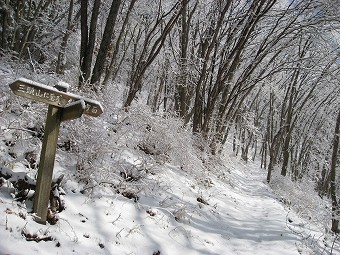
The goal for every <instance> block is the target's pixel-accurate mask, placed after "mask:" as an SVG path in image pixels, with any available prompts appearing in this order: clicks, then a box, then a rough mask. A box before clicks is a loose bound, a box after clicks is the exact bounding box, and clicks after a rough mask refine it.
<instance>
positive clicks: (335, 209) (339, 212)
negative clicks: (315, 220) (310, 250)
mask: <svg viewBox="0 0 340 255" xmlns="http://www.w3.org/2000/svg"><path fill="white" fill-rule="evenodd" d="M339 129H340V110H339V112H338V117H337V119H336V125H335V131H334V140H333V153H332V162H331V183H330V184H331V187H330V188H331V198H332V216H333V218H332V231H333V232H335V233H338V232H339V217H340V208H339V204H338V201H337V195H336V191H337V185H336V162H337V156H338V150H339V135H340V131H339Z"/></svg>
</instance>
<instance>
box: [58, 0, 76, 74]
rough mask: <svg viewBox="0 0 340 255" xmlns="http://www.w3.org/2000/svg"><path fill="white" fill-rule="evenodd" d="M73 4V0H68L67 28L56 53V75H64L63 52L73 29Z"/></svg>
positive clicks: (64, 60)
mask: <svg viewBox="0 0 340 255" xmlns="http://www.w3.org/2000/svg"><path fill="white" fill-rule="evenodd" d="M73 4H74V0H70V6H69V11H68V17H67V27H66V31H65V34H64V36H63V40H62V42H61V44H60V51H59V53H58V61H57V66H56V73H57V74H64V70H65V62H66V59H65V51H66V46H67V41H68V38H69V37H70V35H71V32H72V29H73V24H72V15H73Z"/></svg>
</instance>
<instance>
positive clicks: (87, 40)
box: [79, 0, 100, 85]
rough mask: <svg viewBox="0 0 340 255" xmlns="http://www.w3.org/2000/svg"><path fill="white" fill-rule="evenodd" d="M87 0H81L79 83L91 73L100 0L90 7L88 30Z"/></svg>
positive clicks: (85, 79) (96, 0)
mask: <svg viewBox="0 0 340 255" xmlns="http://www.w3.org/2000/svg"><path fill="white" fill-rule="evenodd" d="M88 4H89V3H88V0H81V5H80V14H81V21H80V25H81V30H80V31H81V41H80V71H81V73H80V77H79V84H80V85H81V84H82V83H83V82H86V81H87V80H88V79H89V77H90V74H91V66H92V58H93V51H94V46H95V42H96V29H97V23H98V16H99V9H100V0H95V1H94V3H93V8H92V15H91V23H90V31H89V30H88V20H87V16H88Z"/></svg>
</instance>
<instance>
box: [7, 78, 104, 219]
mask: <svg viewBox="0 0 340 255" xmlns="http://www.w3.org/2000/svg"><path fill="white" fill-rule="evenodd" d="M9 86H10V88H11V90H12V91H13V93H14V94H15V95H18V96H22V97H26V98H29V99H32V100H34V101H39V102H43V103H46V104H48V112H47V117H46V124H45V133H44V139H43V144H42V149H41V153H40V164H39V169H38V178H37V184H36V190H35V195H34V205H33V210H34V212H35V213H36V215H37V219H36V221H37V222H39V223H43V224H46V217H47V211H48V201H49V197H50V191H51V183H52V175H53V167H54V161H55V154H56V149H57V141H58V135H59V128H60V123H61V122H62V121H67V120H72V119H76V118H79V117H81V116H82V114H83V113H85V114H87V115H90V116H93V117H97V116H99V115H100V114H102V113H103V108H102V106H101V104H100V103H99V102H98V101H95V100H92V99H88V98H84V97H81V96H78V95H75V94H72V93H67V88H66V87H65V86H63V84H59V85H58V86H56V87H58V88H59V89H57V88H53V87H50V86H46V85H44V84H40V83H37V82H33V81H31V80H27V79H23V78H20V79H18V80H16V81H15V82H13V83H11V84H10V85H9Z"/></svg>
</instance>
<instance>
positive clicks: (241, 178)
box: [215, 162, 300, 255]
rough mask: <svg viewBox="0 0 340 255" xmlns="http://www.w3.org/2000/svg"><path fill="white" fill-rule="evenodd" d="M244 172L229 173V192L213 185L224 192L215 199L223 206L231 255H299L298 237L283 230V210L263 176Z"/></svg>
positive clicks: (252, 172)
mask: <svg viewBox="0 0 340 255" xmlns="http://www.w3.org/2000/svg"><path fill="white" fill-rule="evenodd" d="M238 164H239V165H241V164H240V162H239V163H238ZM247 168H248V167H247V166H244V167H243V168H242V167H241V166H240V167H239V169H242V170H237V169H232V170H231V171H232V174H231V175H230V177H231V179H230V180H229V181H230V186H229V188H228V187H226V186H224V185H223V184H221V183H220V184H217V185H216V189H217V190H221V191H223V190H225V192H222V193H221V194H220V195H219V196H217V197H216V198H215V199H218V200H219V202H218V203H221V204H224V206H223V207H224V208H225V210H226V211H225V212H223V218H224V219H223V222H224V227H225V228H226V232H227V233H228V236H229V238H230V240H231V241H232V242H231V246H232V247H233V248H232V249H233V252H234V254H268V255H269V254H287V255H288V254H299V253H298V251H297V247H296V244H298V243H299V242H300V240H299V237H298V236H296V235H294V234H293V233H292V232H291V231H290V230H289V229H288V228H287V226H286V215H287V213H288V212H287V209H286V208H284V206H283V205H282V204H281V203H280V202H279V200H278V198H277V197H276V196H275V195H273V194H272V193H271V192H270V191H269V190H268V186H267V185H266V184H265V183H264V180H265V172H264V171H261V170H259V169H247ZM220 185H221V186H220ZM223 197H224V198H223ZM226 198H227V199H226ZM230 201H232V202H233V203H230ZM216 223H217V224H218V222H216Z"/></svg>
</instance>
